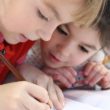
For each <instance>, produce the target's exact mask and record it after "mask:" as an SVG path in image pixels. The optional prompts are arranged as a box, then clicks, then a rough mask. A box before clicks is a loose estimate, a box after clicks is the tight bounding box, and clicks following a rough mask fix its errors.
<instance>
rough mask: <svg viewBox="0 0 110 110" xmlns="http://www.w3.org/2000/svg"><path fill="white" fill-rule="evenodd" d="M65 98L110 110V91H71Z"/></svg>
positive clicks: (66, 93)
mask: <svg viewBox="0 0 110 110" xmlns="http://www.w3.org/2000/svg"><path fill="white" fill-rule="evenodd" d="M65 97H67V98H69V99H72V100H75V101H78V102H81V103H84V104H89V105H91V106H93V107H97V108H100V109H103V110H110V90H105V91H87V90H71V91H67V92H65Z"/></svg>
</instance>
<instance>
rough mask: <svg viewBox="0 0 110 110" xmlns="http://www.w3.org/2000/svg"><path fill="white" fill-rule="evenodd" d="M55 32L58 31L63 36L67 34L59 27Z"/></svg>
mask: <svg viewBox="0 0 110 110" xmlns="http://www.w3.org/2000/svg"><path fill="white" fill-rule="evenodd" d="M57 30H58V32H60V33H61V34H64V35H66V36H67V35H68V33H67V32H65V31H64V30H63V29H62V28H61V27H60V26H59V27H57Z"/></svg>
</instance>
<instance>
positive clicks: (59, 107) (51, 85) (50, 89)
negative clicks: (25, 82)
mask: <svg viewBox="0 0 110 110" xmlns="http://www.w3.org/2000/svg"><path fill="white" fill-rule="evenodd" d="M48 93H49V96H50V99H51V100H52V102H53V105H54V107H55V108H56V110H62V108H63V106H62V104H61V103H60V101H59V98H58V95H57V91H56V88H55V85H54V83H53V81H52V79H51V78H50V83H49V85H48ZM61 97H62V96H61Z"/></svg>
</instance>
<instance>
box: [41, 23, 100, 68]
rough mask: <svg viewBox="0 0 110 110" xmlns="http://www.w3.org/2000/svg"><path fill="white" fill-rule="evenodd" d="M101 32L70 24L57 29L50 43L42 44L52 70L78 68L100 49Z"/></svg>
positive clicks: (43, 52) (46, 59) (43, 53)
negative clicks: (69, 67)
mask: <svg viewBox="0 0 110 110" xmlns="http://www.w3.org/2000/svg"><path fill="white" fill-rule="evenodd" d="M99 35H100V34H99V32H98V30H97V29H94V28H80V27H77V26H75V25H74V23H70V24H68V25H63V26H60V27H59V28H57V30H56V31H55V32H54V33H53V36H52V39H51V40H50V41H47V42H44V41H42V42H41V45H42V56H43V59H44V61H45V63H46V65H47V66H49V67H52V68H59V67H64V66H66V67H68V66H72V67H74V68H76V67H77V66H79V65H80V64H82V63H83V62H85V61H86V60H87V59H88V58H90V57H91V56H93V55H94V54H95V53H96V52H97V51H98V50H99V49H100V48H101V45H100V42H99Z"/></svg>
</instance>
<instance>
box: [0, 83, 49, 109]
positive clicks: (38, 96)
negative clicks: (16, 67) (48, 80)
mask: <svg viewBox="0 0 110 110" xmlns="http://www.w3.org/2000/svg"><path fill="white" fill-rule="evenodd" d="M48 102H49V97H48V93H47V91H46V90H45V89H44V88H42V87H40V86H37V85H35V84H32V83H29V82H26V81H21V82H15V83H10V84H4V85H0V110H50V107H49V105H48V104H47V103H48Z"/></svg>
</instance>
